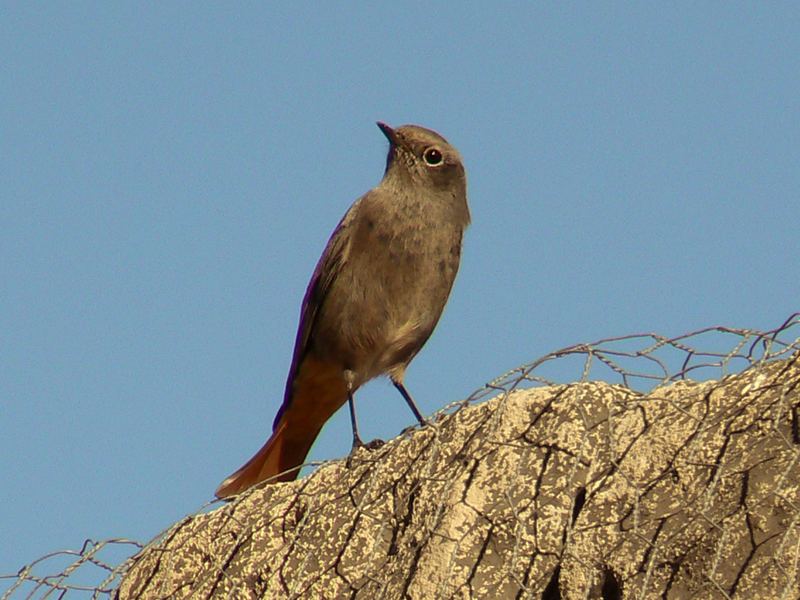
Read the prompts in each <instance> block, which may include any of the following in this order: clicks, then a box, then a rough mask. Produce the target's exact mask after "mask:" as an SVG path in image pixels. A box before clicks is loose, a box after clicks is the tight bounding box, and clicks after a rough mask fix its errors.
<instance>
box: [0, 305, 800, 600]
mask: <svg viewBox="0 0 800 600" xmlns="http://www.w3.org/2000/svg"><path fill="white" fill-rule="evenodd" d="M798 351H800V313H794V314H792V315H790V317H789V318H787V319H786V320H785V321H784V322H783V323H782V324H781V325H779V326H778V327H776V328H774V329H772V330H768V331H759V330H755V329H739V328H730V327H722V326H717V327H707V328H704V329H699V330H696V331H693V332H690V333H685V334H681V335H678V336H674V337H669V336H664V335H659V334H656V333H641V334H633V335H627V336H620V337H613V338H606V339H602V340H598V341H595V342H591V343H581V344H575V345H573V346H569V347H567V348H564V349H561V350H557V351H555V352H551V353H549V354H547V355H545V356H543V357H541V358H539V359H537V360H535V361H533V362H531V363H528V364H525V365H522V366H520V367H517V368H515V369H512V370H511V371H508V372H507V373H505V374H503V375H501V376H500V377H498V378H496V379H494V380H493V381H491V382H489V383H488V384H486V385H485V386H483V387H481V388H480V389H478V390H476V391H475V392H474V393H472V394H471V395H470V396H469V397H468V398H466V399H464V400H461V401H458V402H454V403H452V404H450V405H448V406H446V407H444V408H443V409H442V410H441V411H440V412H439V413H437V418H436V419H434V420H440V419H441V418H443V417H444V416H446V415H449V414H452V413H455V412H457V411H458V409H460V408H462V407H464V406H467V405H472V404H476V403H479V402H481V401H483V400H486V399H487V398H489V397H492V396H497V395H498V394H499V395H500V396H501V397H502V398H504V399H505V398H508V397H509V395H510V394H512V393H513V392H515V391H517V390H519V389H521V388H531V387H541V386H553V385H558V384H562V383H568V382H576V381H580V382H597V381H605V382H609V383H612V384H619V385H621V386H624V387H625V388H627V389H628V390H631V391H634V392H636V394H637V395H641V394H642V393H644V392H648V391H651V390H653V389H655V388H658V387H659V386H662V385H666V384H670V383H673V382H677V381H706V380H722V379H724V378H725V377H727V376H730V375H733V374H736V373H740V372H742V371H744V370H745V369H748V368H750V367H754V366H758V365H767V364H769V363H772V362H774V361H778V360H780V359H786V358H789V357H790V356H792V355H793V354H795V353H797V352H798ZM681 410H683V409H681ZM581 418H583V419H584V420H586V421H587V422H588V421H589V420H591V416H589V415H586V414H584V415H582V417H581ZM587 430H588V428H587ZM795 437H797V432H795ZM796 443H797V440H796V439H794V440H792V439H787V440H786V445H787V447H791V446H792V445H793V444H796ZM792 451H793V452H794V456H795V459H794V462H792V463H791V464H790V468H786V469H783V470H782V471H780V472H778V473H775V474H774V477H775V478H777V481H774V482H772V484H771V486H772V487H771V488H770V491H769V492H770V494H772V495H776V494H777V495H781V494H783V495H784V497H785V498H786V502H789V503H791V502H792V500H791V499H790V498H788V496H786V494H785V493H784V492H785V490H784V486H785V484H786V481H785V480H786V479H787V477H790V474H791V473H793V472H794V471H793V470H792V469H794V468H795V467H796V462H797V452H796V450H792ZM623 458H624V456H619V457H613V460H612V462H616V463H617V464H621V463H622V461H623ZM576 465H577V463H576ZM705 466H706V467H708V466H709V465H705ZM711 467H713V468H712V469H711V470H712V471H713V477H714V478H716V479H713V480H712V481H711V482H710V485H709V486H708V487H707V489H706V490H704V492H703V493H705V494H709V495H713V494H714V493H716V491H718V490H719V489H720V486H721V485H722V482H723V479H724V477H725V476H726V475H727V474H726V472H725V470H724V469H723V468H719V465H711ZM577 470H579V467H577V466H576V467H575V472H576V473H577ZM614 476H616V477H623V478H625V477H628V478H630V483H631V485H634V486H636V485H641V483H640V482H637V481H635V479H636V478H635V477H634V476H632V475H630V474H629V473H627V472H626V470H625V469H624V468H620V469H618V470H617V472H616V473H615V475H614ZM575 478H576V480H577V479H578V476H577V475H575ZM654 485H655V484H654ZM646 496H647V490H645V489H643V490H642V495H641V499H644V498H646ZM584 500H585V498H584ZM584 500H581V499H580V494H579V495H578V497H576V498H575V499H573V500H572V502H573V504H572V506H571V507H570V510H571V511H572V512H573V514H574V515H577V513H578V512H579V511H580V506H579V505H580V504H582V502H583V501H584ZM639 501H640V499H637V501H636V502H635V503H634V506H633V508H632V514H631V515H629V518H630V519H633V520H634V522H636V519H637V518H638V517H637V515H638V511H639V510H640V506H639ZM709 503H711V500H710V499H709ZM709 505H710V504H709ZM519 510H520V511H522V510H523V509H522V508H519ZM198 514H199V513H198ZM520 514H521V513H520ZM710 514H711V513H710V512H709V513H704V512H703V511H699V516H698V515H695V516H696V517H698V518H699V519H701V520H702V519H706V520H708V519H711V517H709V515H710ZM797 514H800V513H797ZM192 518H193V517H192V516H190V517H187V518H186V520H185V522H186V523H189V522H191V520H192ZM520 518H521V517H520ZM712 520H713V523H712V525H711V526H712V528H713V527H720V523H721V521H720V520H719V518H718V517H717V516H714V517H713V519H712ZM573 521H574V518H573ZM666 522H667V521H664V523H666ZM179 525H180V524H179ZM636 526H637V527H638V526H639V525H638V524H637V525H636ZM661 526H663V527H664V528H665V529H668V528H669V526H665V525H663V523H662V525H661ZM797 526H798V523H794V522H793V523H790V524H789V529H792V528H796V527H797ZM635 528H636V527H634V529H635ZM179 529H180V527H179V526H174V527H173V528H171V531H172V532H173V533H174V532H175V531H178V530H179ZM572 533H573V532H572V529H571V528H568V530H567V533H566V534H565V535H572ZM170 535H173V534H170ZM659 535H661V533H657V534H656V537H655V538H649V537H647V536H642V540H643V541H642V543H643V544H646V545H650V546H652V547H654V548H656V549H658V541H657V538H658V536H659ZM671 535H673V536H680V535H681V532H680V531H678V530H676V531H674V532H672V533H671ZM721 535H723V536H724V535H725V532H724V528H723V531H722V532H721ZM166 537H167V532H162V534H159V536H156V538H154V540H151V542H149V543H148V544H147V547H150V548H152V547H159V548H160V547H161V546H160V545H161V544H162V543H163V542H164V540H165V538H166ZM646 537H647V539H645V538H646ZM654 539H656V541H655V542H654ZM782 539H783V541H782V542H781V543H785V544H790V542H791V539H790V537H789V536H784V538H782ZM796 543H797V544H800V538H798V541H797V542H796ZM720 547H721V546H720V545H717V547H716V548H717V550H715V554H713V555H712V556H710V557H709V566H708V570H709V573H707V574H706V575H707V576H708V580H709V586H710V587H711V588H713V589H715V590H716V592H715V593H717V594H718V597H723V598H725V597H731V596H730V593H729V589H725V588H723V586H721V585H720V584H719V583H716V580H715V579H714V577H713V573H714V572H715V569H718V568H719V564H720V561H724V560H725V557H724V556H722V554H721V551H720V550H719V548H720ZM145 548H146V545H145V544H142V543H139V542H136V541H132V540H127V539H110V540H105V541H94V540H87V541H86V542H85V543H84V544H83V546H82V547H81V548H80V549H79V550H72V551H70V550H63V551H56V552H51V553H48V554H46V555H44V556H42V557H40V558H38V559H36V560H34V561H32V562H30V563H29V564H27V565H25V566H24V567H23V568H21V569H20V570H19V571H18V572H17V573H15V574H9V575H0V585H2V584H4V583H5V584H7V587H6V589H5V590H4V591H2V595H1V596H0V599H1V600H7V599H11V598H30V599H34V598H70V599H72V598H104V597H111V596H112V595H113V594H114V593H115V590H116V589H117V587H118V585H119V583H120V580H121V578H122V577H123V576H124V575H125V573H126V572H127V571H128V569H129V568H130V566H131V564H132V558H133V556H134V555H136V554H137V553H140V552H141V551H142V550H143V549H145ZM794 550H795V552H796V555H797V556H800V546H798V548H794ZM656 554H657V552H655V551H649V552H648V557H650V558H648V560H651V562H650V563H649V565H646V570H645V573H646V574H645V578H644V581H637V585H641V586H642V588H641V589H643V590H644V589H647V584H648V577H651V576H653V575H652V572H653V569H655V567H654V565H655V564H656V562H655V558H654V557H655V555H656ZM562 558H563V557H562ZM572 559H573V560H575V557H572ZM513 560H515V561H516V560H520V557H519V556H515V557H514V558H513ZM606 580H607V582H611V583H608V585H612V584H613V578H612V579H609V578H606ZM517 583H518V584H519V586H520V589H527V587H526V586H530V585H532V584H531V583H530V582H525V581H518V582H517ZM786 589H789V588H788V587H787V588H786ZM785 593H786V592H785ZM523 596H524V594H523ZM296 597H301V596H299V595H298V596H296ZM637 597H638V596H637ZM641 597H646V595H642V596H641ZM786 597H790V596H786Z"/></svg>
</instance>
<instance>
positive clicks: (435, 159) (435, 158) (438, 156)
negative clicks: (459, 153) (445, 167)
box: [422, 148, 444, 167]
mask: <svg viewBox="0 0 800 600" xmlns="http://www.w3.org/2000/svg"><path fill="white" fill-rule="evenodd" d="M422 158H424V159H425V162H426V163H427V164H428V165H430V166H431V167H438V166H439V165H440V164H442V161H443V160H444V157H443V156H442V152H441V151H440V150H439V149H438V148H428V149H427V150H425V153H424V154H423V155H422Z"/></svg>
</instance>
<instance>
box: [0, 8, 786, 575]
mask: <svg viewBox="0 0 800 600" xmlns="http://www.w3.org/2000/svg"><path fill="white" fill-rule="evenodd" d="M268 4H269V6H268ZM403 4H404V5H403V6H399V5H397V4H396V3H395V5H394V6H388V3H383V4H382V5H381V6H374V5H371V4H368V3H362V4H360V5H355V4H352V3H350V4H348V5H347V6H348V8H346V9H337V8H335V7H334V4H327V3H313V4H312V3H307V4H295V3H292V4H289V3H285V4H283V5H282V7H281V8H276V7H275V6H274V3H251V4H246V5H245V4H241V5H231V4H225V5H224V6H222V5H220V6H219V7H216V6H211V5H210V3H180V4H179V3H150V4H147V5H143V4H140V3H91V4H85V3H49V4H42V3H28V2H17V3H5V4H4V5H3V7H2V8H0V56H2V57H3V59H2V61H0V90H1V92H0V480H1V481H2V482H3V483H2V485H0V502H1V503H2V507H3V508H2V512H1V513H0V540H2V542H0V573H8V572H15V571H16V570H17V569H18V568H19V567H21V566H22V565H24V564H26V563H28V562H30V561H31V560H33V559H35V558H37V557H39V556H41V555H43V554H45V553H47V552H50V551H53V550H58V549H62V548H79V547H80V545H81V544H82V542H83V540H84V539H85V538H87V537H91V538H95V539H103V538H109V537H118V536H119V537H129V538H134V539H138V540H141V541H146V540H148V539H149V538H150V537H152V536H153V535H155V534H156V533H158V532H159V531H160V530H162V529H163V528H165V527H167V526H168V525H170V524H171V523H172V522H174V521H176V520H177V519H179V518H181V517H182V516H184V515H186V514H188V513H192V512H194V511H195V510H196V509H197V508H198V507H200V506H202V505H203V504H204V503H205V502H206V501H208V500H209V499H210V498H211V497H212V495H213V491H214V489H215V487H216V486H217V484H218V483H219V482H220V480H221V479H222V478H223V477H225V476H226V475H228V474H229V473H230V472H231V471H232V470H233V469H235V468H237V467H238V466H239V465H240V464H241V463H242V462H243V461H244V460H245V459H246V458H248V457H249V456H250V455H251V454H252V453H253V452H254V451H255V450H256V449H257V448H258V447H260V445H261V444H262V442H263V441H264V440H265V439H266V437H267V436H268V434H269V432H270V428H271V423H272V418H273V416H274V414H275V411H276V410H277V408H278V405H279V403H280V401H281V398H282V393H283V386H284V383H285V377H286V372H287V370H288V367H289V362H290V359H291V352H292V345H293V343H294V335H295V329H296V326H297V317H298V311H299V306H300V301H301V298H302V296H303V292H304V290H305V286H306V284H307V282H308V279H309V276H310V274H311V272H312V270H313V268H314V265H315V263H316V260H317V258H318V256H319V254H320V252H321V251H322V249H323V247H324V245H325V242H326V240H327V238H328V236H329V234H330V232H331V230H332V229H333V227H334V226H335V225H336V223H337V221H338V220H339V218H340V217H341V215H342V214H343V213H344V211H345V210H346V209H347V207H348V206H349V205H350V203H351V202H352V201H353V200H354V199H355V198H357V197H358V196H359V195H360V194H362V193H364V192H366V191H367V190H368V189H370V188H371V187H372V186H373V185H375V184H376V183H377V182H378V181H379V180H380V177H381V175H382V173H383V166H384V161H385V153H386V150H387V142H386V140H385V138H384V137H383V135H382V134H381V132H380V131H379V130H378V129H377V128H376V127H375V124H374V123H375V121H376V120H379V119H380V120H383V121H386V122H388V123H390V124H394V125H399V124H403V123H417V124H421V125H424V126H427V127H430V128H433V129H435V130H437V131H439V132H440V133H442V134H443V135H444V136H445V137H447V138H448V140H449V141H450V142H452V143H453V144H454V145H455V146H456V147H458V148H459V149H460V151H461V153H462V155H463V157H464V161H465V163H466V166H467V172H468V178H469V201H470V205H471V209H472V216H473V225H472V227H471V228H470V229H469V230H468V232H467V237H466V241H465V242H466V243H465V250H464V255H463V260H462V268H461V272H460V274H459V278H458V280H457V282H456V286H455V289H454V291H453V295H452V297H451V301H450V303H449V305H448V307H447V310H446V311H445V315H444V317H443V318H442V321H441V322H440V324H439V327H438V329H437V331H436V332H435V333H434V335H433V337H432V338H431V340H430V342H429V343H428V345H427V346H426V347H425V349H424V351H423V352H422V353H421V354H420V355H419V356H418V357H417V359H416V361H415V362H414V363H413V364H412V366H411V368H410V369H409V371H408V374H407V377H406V383H407V385H408V388H409V389H410V390H411V392H412V393H413V394H414V395H415V397H416V399H417V402H418V403H419V404H420V405H421V407H422V409H423V412H425V413H427V414H430V413H432V412H434V411H435V410H436V409H437V408H439V407H441V406H443V405H445V404H447V403H448V402H451V401H453V400H457V399H460V398H463V397H464V396H466V395H467V394H469V393H470V392H472V391H473V390H474V389H476V388H478V387H480V386H481V385H483V384H484V383H485V382H486V381H488V380H490V379H492V378H494V377H495V376H497V375H499V374H500V373H502V372H504V371H506V370H508V369H510V368H512V367H515V366H517V365H519V364H521V363H524V362H528V361H531V360H533V359H535V358H537V357H539V356H540V355H542V354H545V353H547V352H549V351H552V350H555V349H558V348H561V347H563V346H567V345H570V344H574V343H577V342H583V341H591V340H594V339H597V338H602V337H607V336H613V335H623V334H628V333H634V332H640V331H657V332H661V333H664V334H667V335H676V334H679V333H682V332H685V331H690V330H692V329H695V328H699V327H702V326H706V325H717V324H722V325H729V326H736V327H753V328H764V329H766V328H771V327H775V326H777V325H779V324H780V323H781V322H782V321H783V320H784V319H785V318H786V317H787V316H789V314H790V313H792V312H793V311H795V310H798V309H800V277H798V273H800V268H799V267H800V264H799V263H800V258H798V257H799V256H800V233H799V231H800V198H799V191H798V190H800V35H798V32H799V31H800V8H797V4H796V3H785V4H781V3H770V4H769V5H768V6H767V5H764V6H763V7H762V6H760V5H754V4H752V3H751V4H747V5H744V4H736V3H721V2H720V3H717V2H708V3H701V5H698V4H697V3H677V4H672V5H670V6H669V7H665V6H660V5H657V4H654V3H625V4H615V3H550V4H549V5H546V6H542V5H538V6H537V7H536V8H531V7H530V6H529V5H528V4H527V3H526V4H523V3H519V4H504V5H503V4H501V5H496V4H493V5H492V6H491V7H489V6H488V5H486V4H485V3H469V4H468V3H461V2H458V3H454V2H453V3H448V2H443V3H413V4H409V3H403ZM579 376H580V373H579V372H578V371H577V370H576V372H575V374H574V378H576V379H577V378H578V377H579ZM358 404H359V407H360V416H361V427H362V433H363V434H364V437H365V438H372V437H382V438H385V439H386V438H390V437H392V436H394V435H395V434H397V433H398V432H399V431H400V430H402V429H403V428H404V427H406V426H408V425H410V424H412V423H413V422H414V419H413V416H412V415H411V414H410V412H409V411H408V410H407V408H406V407H405V405H404V403H403V401H402V399H401V398H400V397H399V395H398V394H397V393H396V392H395V390H394V389H393V388H392V387H391V385H389V384H388V383H386V382H385V381H378V382H375V383H372V384H370V385H368V386H367V387H366V388H364V390H363V393H360V394H359V395H358ZM349 446H350V433H349V421H348V418H347V412H346V410H343V411H341V412H340V414H337V415H336V417H335V418H334V419H333V420H332V421H331V423H330V424H329V426H328V427H327V428H326V429H325V431H324V432H323V435H322V436H321V437H320V439H319V441H318V444H317V445H316V446H315V447H314V449H313V450H312V453H311V457H310V458H311V459H314V460H321V459H327V458H336V457H341V456H343V455H345V454H346V453H347V451H348V450H349ZM0 589H2V586H1V585H0Z"/></svg>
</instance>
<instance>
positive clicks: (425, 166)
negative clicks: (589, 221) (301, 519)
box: [216, 123, 470, 498]
mask: <svg viewBox="0 0 800 600" xmlns="http://www.w3.org/2000/svg"><path fill="white" fill-rule="evenodd" d="M378 127H380V129H381V131H383V133H384V135H386V137H387V138H388V139H389V143H390V148H389V155H388V157H387V159H386V171H385V173H384V176H383V180H382V181H381V182H380V183H379V184H378V186H377V187H375V188H374V189H372V190H370V191H369V192H367V193H366V194H365V195H364V196H362V197H361V198H359V199H358V200H356V202H355V203H354V204H353V205H352V206H351V207H350V209H349V210H348V211H347V213H346V214H345V215H344V217H343V218H342V220H341V221H340V223H339V225H338V226H337V227H336V229H335V230H334V232H333V235H331V238H330V240H328V245H327V247H326V248H325V251H324V252H323V253H322V257H321V258H320V259H319V262H318V263H317V267H316V269H315V270H314V274H313V275H312V277H311V281H310V282H309V284H308V289H307V290H306V294H305V298H303V305H302V308H301V310H300V325H299V327H298V331H297V339H296V341H295V347H294V355H293V357H292V365H291V368H290V369H289V377H288V379H287V381H286V390H285V393H284V397H283V405H282V406H281V408H280V410H279V411H278V414H277V416H276V417H275V422H274V425H273V429H272V436H271V437H270V438H269V440H267V442H266V444H264V446H263V447H262V448H261V449H260V450H259V451H258V452H257V453H256V454H255V456H253V458H251V459H250V460H249V461H247V463H246V464H245V465H244V466H243V467H242V468H240V469H239V470H238V471H236V472H235V473H234V474H233V475H231V476H230V477H228V478H227V479H226V480H225V481H223V482H222V484H220V486H219V488H218V489H217V491H216V495H217V496H218V497H219V498H227V497H230V496H233V495H236V494H239V493H240V492H242V491H244V490H246V489H247V488H249V487H251V486H253V485H255V484H257V483H259V482H261V481H264V480H266V479H271V480H272V481H290V480H292V479H295V478H296V477H297V473H298V472H299V467H300V465H302V463H303V461H304V460H305V458H306V455H307V454H308V451H309V449H310V448H311V445H312V444H313V443H314V440H315V439H316V437H317V435H318V434H319V432H320V430H321V429H322V426H323V425H324V424H325V422H326V421H327V420H328V419H329V418H330V417H331V416H332V415H333V413H334V412H336V410H338V409H339V407H341V406H342V404H344V403H345V402H348V403H349V406H350V417H351V420H352V425H353V447H354V448H355V447H357V446H359V445H361V444H362V442H361V439H360V438H359V435H358V428H357V424H356V417H355V408H354V404H353V394H354V393H355V391H356V390H357V389H358V388H359V387H360V386H361V385H363V384H364V383H366V382H367V381H369V380H370V379H373V378H375V377H377V376H379V375H388V376H389V378H390V379H391V381H392V383H393V384H394V386H395V387H396V388H397V389H398V390H399V391H400V393H401V394H402V396H403V398H404V399H405V400H406V402H407V403H408V405H409V407H410V408H411V410H412V411H413V412H414V415H415V416H416V417H417V419H418V420H419V421H420V423H422V424H424V423H425V420H424V419H423V417H422V415H421V414H420V412H419V410H418V409H417V407H416V405H415V404H414V401H413V399H412V398H411V395H410V394H409V393H408V391H407V390H406V388H405V386H404V385H403V375H404V373H405V371H406V368H407V367H408V365H409V363H410V362H411V360H412V359H413V358H414V356H416V354H417V353H418V352H419V351H420V349H421V348H422V346H423V345H424V344H425V342H426V341H427V339H428V337H429V336H430V335H431V333H432V332H433V329H434V327H435V326H436V323H437V322H438V320H439V317H440V316H441V314H442V310H443V309H444V306H445V303H446V302H447V298H448V296H449V295H450V289H451V288H452V286H453V281H454V280H455V277H456V272H457V271H458V265H459V260H460V257H461V239H462V236H463V234H464V230H465V229H466V227H467V225H468V224H469V220H470V216H469V208H468V207H467V180H466V175H465V172H464V166H463V165H462V162H461V156H460V155H459V153H458V151H457V150H456V149H455V148H453V147H452V146H451V145H450V144H448V143H447V140H445V139H444V138H443V137H442V136H440V135H439V134H438V133H436V132H434V131H431V130H429V129H425V128H423V127H418V126H415V125H404V126H402V127H398V128H397V129H392V128H391V127H389V126H388V125H386V124H385V123H378Z"/></svg>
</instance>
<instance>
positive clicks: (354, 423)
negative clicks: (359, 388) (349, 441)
mask: <svg viewBox="0 0 800 600" xmlns="http://www.w3.org/2000/svg"><path fill="white" fill-rule="evenodd" d="M347 405H348V406H349V407H350V424H351V425H352V426H353V446H352V448H351V449H350V454H352V453H353V452H355V451H356V450H357V449H358V448H361V447H362V446H363V445H364V442H362V441H361V436H360V435H358V421H357V420H356V403H355V401H354V400H353V392H351V391H350V390H347Z"/></svg>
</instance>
